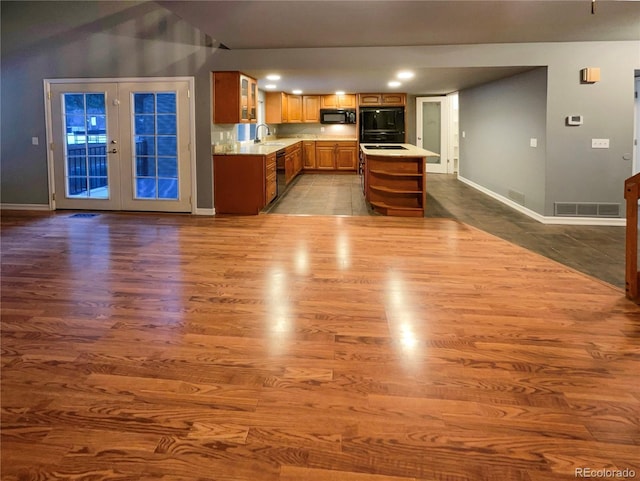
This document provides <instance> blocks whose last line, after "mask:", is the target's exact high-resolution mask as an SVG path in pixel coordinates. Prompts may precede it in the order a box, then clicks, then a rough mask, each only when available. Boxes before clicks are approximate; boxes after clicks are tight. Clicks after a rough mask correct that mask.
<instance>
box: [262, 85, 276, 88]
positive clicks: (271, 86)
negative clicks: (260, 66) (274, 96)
mask: <svg viewBox="0 0 640 481" xmlns="http://www.w3.org/2000/svg"><path fill="white" fill-rule="evenodd" d="M276 87H277V85H276V84H267V85H265V86H264V88H266V89H274V88H276Z"/></svg>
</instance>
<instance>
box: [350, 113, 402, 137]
mask: <svg viewBox="0 0 640 481" xmlns="http://www.w3.org/2000/svg"><path fill="white" fill-rule="evenodd" d="M404 132H405V131H404V107H360V142H375V143H400V144H402V143H404V142H405V134H404Z"/></svg>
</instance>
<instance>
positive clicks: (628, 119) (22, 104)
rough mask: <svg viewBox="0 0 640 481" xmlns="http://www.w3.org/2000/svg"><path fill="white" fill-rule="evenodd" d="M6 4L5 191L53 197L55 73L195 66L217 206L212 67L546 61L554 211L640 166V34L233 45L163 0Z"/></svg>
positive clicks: (607, 194)
mask: <svg viewBox="0 0 640 481" xmlns="http://www.w3.org/2000/svg"><path fill="white" fill-rule="evenodd" d="M0 8H1V9H2V10H1V16H0V17H1V18H0V20H1V28H2V30H1V35H2V37H1V41H2V43H1V48H2V51H1V69H2V70H1V75H2V78H1V101H2V118H1V122H2V132H1V138H0V140H1V151H0V154H1V162H2V165H1V172H0V174H1V186H0V187H1V189H2V190H1V198H0V200H1V201H2V202H3V203H23V204H38V203H40V204H47V203H48V185H47V175H48V173H47V161H46V150H45V145H44V139H45V115H44V101H43V94H42V91H43V88H42V80H43V79H44V78H73V77H75V78H78V77H138V76H141V77H145V76H194V77H195V79H196V92H195V99H196V119H195V120H196V150H197V159H196V160H197V172H196V175H197V187H198V197H197V205H198V207H199V208H211V207H212V165H211V157H210V142H211V120H210V101H211V94H210V74H209V72H210V71H212V70H254V69H274V70H282V71H285V70H288V69H295V70H297V69H317V68H328V69H340V68H345V69H359V68H365V69H376V68H381V67H393V68H402V67H406V65H412V66H415V68H431V67H433V68H437V67H492V66H495V67H501V66H531V67H538V66H546V67H547V68H548V74H547V101H546V107H547V131H546V172H545V179H546V180H545V187H544V188H543V189H541V190H542V191H545V194H544V195H545V206H544V212H545V214H546V215H551V214H552V212H553V202H554V201H556V200H562V201H582V202H587V201H593V202H622V201H623V193H622V189H621V187H620V186H621V185H622V182H623V180H624V178H625V177H627V176H628V175H630V173H631V161H625V160H623V159H622V157H623V156H624V155H625V154H626V153H631V152H632V142H633V74H634V69H638V68H640V43H639V42H577V43H551V44H550V43H530V44H527V43H525V44H491V45H448V46H435V47H421V46H412V47H370V48H369V47H367V48H314V49H260V50H231V51H228V50H215V49H213V48H210V47H206V46H205V45H206V39H205V38H204V36H203V35H202V33H201V32H199V31H198V30H196V29H194V28H192V27H191V26H190V25H188V24H187V23H186V22H184V21H182V20H181V19H179V18H178V17H177V16H175V15H173V14H171V13H169V12H168V11H166V10H165V9H164V8H162V7H160V6H158V5H157V4H155V3H154V2H84V1H83V2H9V1H6V0H3V1H2V2H1V3H0ZM588 66H591V67H601V69H602V78H603V79H602V82H600V83H598V84H595V85H581V84H579V82H578V75H579V70H580V69H581V68H583V67H588ZM424 94H428V92H424ZM460 108H461V110H462V109H464V105H463V104H462V101H461V105H460ZM570 114H582V115H584V117H585V125H584V126H583V127H581V128H577V129H569V128H567V127H565V126H564V118H565V117H566V116H567V115H570ZM411 115H412V116H411V117H410V118H413V115H414V114H411ZM471 130H472V131H473V130H474V129H471ZM509 134H510V132H508V131H506V132H505V133H504V134H503V136H505V137H506V136H509ZM33 136H37V137H39V138H40V139H41V143H40V145H39V146H32V145H31V137H33ZM540 137H542V136H540ZM592 137H598V138H600V137H605V138H610V139H611V148H610V149H608V150H606V151H593V150H591V149H590V144H591V140H590V139H591V138H592ZM539 149H540V147H539ZM539 151H540V150H539ZM461 161H464V160H462V159H461ZM486 182H488V181H486ZM511 187H512V186H506V185H497V186H495V187H494V188H496V189H502V190H503V191H504V189H505V188H511ZM527 189H528V187H527ZM523 190H526V189H523ZM531 196H532V197H535V196H534V194H531ZM527 197H529V196H527ZM536 209H538V207H536Z"/></svg>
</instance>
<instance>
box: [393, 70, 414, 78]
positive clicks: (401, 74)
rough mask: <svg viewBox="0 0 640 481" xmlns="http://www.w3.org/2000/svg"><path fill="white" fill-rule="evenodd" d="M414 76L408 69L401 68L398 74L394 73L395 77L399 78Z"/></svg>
mask: <svg viewBox="0 0 640 481" xmlns="http://www.w3.org/2000/svg"><path fill="white" fill-rule="evenodd" d="M414 76H415V74H414V73H413V72H410V71H409V70H403V71H402V72H398V75H396V77H398V78H401V79H410V78H413V77H414Z"/></svg>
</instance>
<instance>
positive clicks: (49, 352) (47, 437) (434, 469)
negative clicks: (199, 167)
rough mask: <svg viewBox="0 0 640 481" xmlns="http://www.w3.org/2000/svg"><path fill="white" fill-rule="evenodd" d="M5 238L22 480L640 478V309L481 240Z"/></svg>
mask: <svg viewBox="0 0 640 481" xmlns="http://www.w3.org/2000/svg"><path fill="white" fill-rule="evenodd" d="M1 226H2V279H1V287H2V292H1V295H2V319H1V320H2V357H1V367H2V386H1V403H2V432H1V435H2V444H1V450H2V453H1V454H2V459H1V461H2V463H1V474H2V479H3V480H7V481H9V480H21V481H22V480H45V479H46V480H49V479H55V480H163V481H175V480H224V481H231V480H233V481H245V480H246V481H249V480H251V481H256V480H257V481H263V480H264V481H271V480H273V481H276V480H279V481H410V480H411V481H433V480H447V481H462V480H467V481H478V480H481V481H482V480H501V481H503V480H504V481H509V480H518V481H540V480H561V481H562V480H569V479H576V469H592V470H596V469H605V468H606V469H610V470H616V469H619V470H624V469H631V470H633V471H634V472H635V476H636V477H640V383H639V382H638V376H639V374H638V373H639V372H640V371H639V369H638V368H639V365H640V308H639V307H638V306H637V305H635V304H633V303H631V302H629V301H627V300H626V299H625V298H624V292H623V290H622V289H618V288H616V287H613V286H611V285H609V284H606V283H604V282H601V281H598V280H595V279H593V278H591V277H588V276H585V275H583V274H581V273H578V272H577V271H574V270H572V269H571V268H568V267H565V266H563V265H561V264H558V263H556V262H554V261H552V260H549V259H547V258H545V257H542V256H540V255H538V254H535V253H532V252H530V251H527V250H525V249H523V248H521V247H518V246H516V245H513V244H511V243H508V242H505V241H503V240H501V239H499V238H497V237H494V236H492V235H489V234H486V233H484V232H482V231H480V230H478V229H476V228H474V227H470V226H468V225H465V224H463V223H461V222H458V221H456V220H452V219H445V218H427V219H402V218H386V217H364V216H363V217H330V216H285V215H260V216H255V217H228V218H200V217H193V216H179V215H142V214H110V213H103V214H100V215H98V216H96V217H93V218H77V217H73V216H72V213H68V212H67V213H65V212H58V213H32V214H25V213H11V212H3V213H2V218H1ZM599 479H612V478H611V477H609V478H599ZM631 479H632V478H631Z"/></svg>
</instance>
